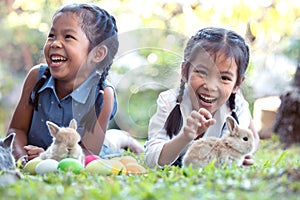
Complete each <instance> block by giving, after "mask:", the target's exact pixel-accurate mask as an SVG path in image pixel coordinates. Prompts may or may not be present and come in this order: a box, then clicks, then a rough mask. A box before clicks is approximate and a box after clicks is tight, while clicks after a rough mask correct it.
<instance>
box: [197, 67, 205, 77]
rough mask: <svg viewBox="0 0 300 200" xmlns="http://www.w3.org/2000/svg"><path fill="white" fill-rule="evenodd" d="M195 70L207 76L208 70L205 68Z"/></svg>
mask: <svg viewBox="0 0 300 200" xmlns="http://www.w3.org/2000/svg"><path fill="white" fill-rule="evenodd" d="M195 72H196V73H197V74H199V75H201V76H207V72H206V71H205V70H203V69H196V70H195Z"/></svg>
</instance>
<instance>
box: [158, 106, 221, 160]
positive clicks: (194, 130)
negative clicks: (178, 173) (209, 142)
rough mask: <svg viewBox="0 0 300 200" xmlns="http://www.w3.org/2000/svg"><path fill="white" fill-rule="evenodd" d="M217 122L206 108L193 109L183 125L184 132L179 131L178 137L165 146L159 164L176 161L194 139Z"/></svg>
mask: <svg viewBox="0 0 300 200" xmlns="http://www.w3.org/2000/svg"><path fill="white" fill-rule="evenodd" d="M215 123H216V121H215V119H213V118H212V115H211V113H210V112H209V111H207V110H206V109H204V108H200V109H199V111H198V112H197V111H192V112H191V115H190V116H189V117H188V118H187V123H186V125H185V126H184V127H183V131H182V133H179V135H178V136H177V137H175V138H174V139H172V140H170V141H169V142H167V143H166V144H165V145H164V146H163V149H162V151H161V153H160V156H159V160H158V164H159V165H160V166H163V165H169V164H171V163H172V162H174V160H175V159H176V158H177V157H178V155H179V154H180V153H181V152H182V151H183V150H184V149H185V147H186V146H187V145H188V144H189V143H190V142H191V141H192V140H194V139H195V138H197V137H198V136H202V135H203V133H204V132H205V131H206V129H208V128H209V127H210V126H212V125H214V124H215Z"/></svg>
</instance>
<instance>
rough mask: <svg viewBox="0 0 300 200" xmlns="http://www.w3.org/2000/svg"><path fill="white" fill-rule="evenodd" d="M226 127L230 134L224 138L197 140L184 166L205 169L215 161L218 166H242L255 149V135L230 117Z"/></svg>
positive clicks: (186, 156)
mask: <svg viewBox="0 0 300 200" xmlns="http://www.w3.org/2000/svg"><path fill="white" fill-rule="evenodd" d="M226 125H227V128H228V130H229V133H227V134H225V135H224V136H223V137H222V138H216V137H207V138H201V139H199V140H196V141H195V142H194V143H193V144H192V145H191V146H190V148H189V149H188V150H187V152H186V154H185V155H184V157H183V166H184V167H187V166H189V165H190V164H192V167H193V168H197V167H204V166H206V165H207V164H209V163H210V162H211V161H213V160H215V161H216V162H215V164H216V166H218V165H221V164H226V165H230V164H231V163H232V162H233V161H234V162H236V163H237V165H239V166H240V165H242V163H243V160H244V157H245V155H247V154H250V153H251V152H252V151H253V149H254V138H253V134H252V132H251V131H250V130H249V129H242V128H240V127H239V126H238V124H237V123H236V121H235V120H234V118H232V117H231V116H228V117H227V118H226Z"/></svg>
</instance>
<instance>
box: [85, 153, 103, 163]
mask: <svg viewBox="0 0 300 200" xmlns="http://www.w3.org/2000/svg"><path fill="white" fill-rule="evenodd" d="M98 159H100V157H99V156H97V155H93V154H91V155H87V156H85V160H84V165H85V166H87V164H89V163H90V162H92V161H93V160H98Z"/></svg>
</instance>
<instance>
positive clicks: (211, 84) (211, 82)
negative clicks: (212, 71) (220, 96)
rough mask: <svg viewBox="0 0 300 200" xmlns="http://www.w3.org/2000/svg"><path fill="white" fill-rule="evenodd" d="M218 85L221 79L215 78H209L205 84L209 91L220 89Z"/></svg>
mask: <svg viewBox="0 0 300 200" xmlns="http://www.w3.org/2000/svg"><path fill="white" fill-rule="evenodd" d="M218 86H219V81H218V80H216V79H214V78H210V79H208V80H207V81H206V84H205V87H206V89H207V90H209V91H216V90H218Z"/></svg>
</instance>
